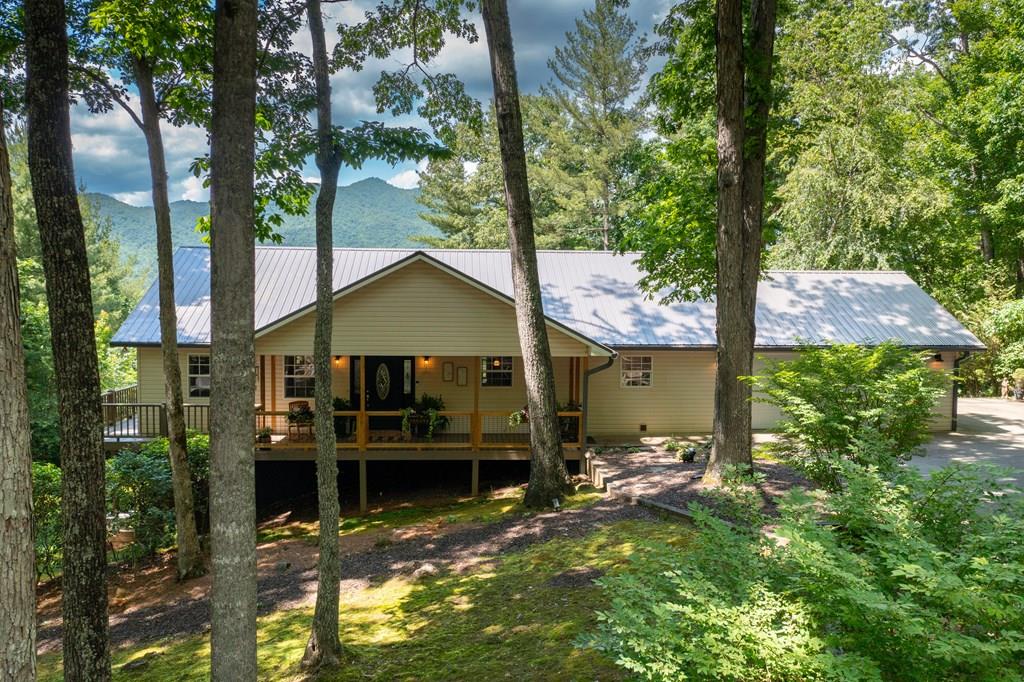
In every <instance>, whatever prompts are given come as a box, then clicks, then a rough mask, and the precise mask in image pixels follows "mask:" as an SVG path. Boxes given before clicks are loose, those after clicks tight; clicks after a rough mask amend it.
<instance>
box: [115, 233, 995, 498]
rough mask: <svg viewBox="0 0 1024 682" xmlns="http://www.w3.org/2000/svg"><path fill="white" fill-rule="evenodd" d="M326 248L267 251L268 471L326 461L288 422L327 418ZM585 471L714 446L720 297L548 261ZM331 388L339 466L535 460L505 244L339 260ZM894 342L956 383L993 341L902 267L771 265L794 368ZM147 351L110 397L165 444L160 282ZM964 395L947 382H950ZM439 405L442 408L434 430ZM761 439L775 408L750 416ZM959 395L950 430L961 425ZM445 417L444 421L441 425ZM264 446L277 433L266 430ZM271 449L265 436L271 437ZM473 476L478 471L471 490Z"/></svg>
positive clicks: (766, 331)
mask: <svg viewBox="0 0 1024 682" xmlns="http://www.w3.org/2000/svg"><path fill="white" fill-rule="evenodd" d="M315 258H316V252H315V250H314V249H312V248H294V247H257V248H256V292H255V293H256V310H255V318H256V329H255V333H256V340H255V346H256V365H257V366H256V371H257V388H256V395H255V396H254V397H253V399H254V403H255V405H256V421H257V424H256V428H258V429H267V430H269V432H270V433H269V435H264V436H263V437H262V438H261V439H260V440H261V441H264V442H259V443H257V450H256V456H257V458H261V459H312V458H313V457H314V449H315V445H314V444H313V442H312V438H311V435H310V431H311V429H308V428H302V427H303V424H304V422H303V419H302V418H301V417H296V416H295V415H291V416H290V415H289V413H290V412H295V411H296V410H301V409H302V407H303V405H302V403H305V404H306V405H309V406H312V403H313V386H314V382H315V381H316V377H315V376H313V368H312V358H311V357H310V354H311V353H312V348H313V327H314V318H315V286H314V284H315V281H314V280H315V267H314V266H315ZM537 259H538V266H539V273H540V279H541V288H542V292H543V297H544V310H545V314H546V316H547V321H548V322H547V323H548V335H549V339H550V345H551V354H552V357H553V361H554V369H555V382H556V387H557V398H558V402H559V404H560V405H561V411H560V415H561V423H562V430H563V439H564V441H565V443H566V456H567V458H568V459H570V460H578V459H580V457H581V451H582V449H583V445H584V444H585V443H586V442H588V439H597V440H602V439H605V440H616V441H637V440H639V439H640V438H641V437H643V436H657V435H669V434H684V433H706V432H709V431H710V429H711V423H712V417H713V397H714V367H715V310H714V303H713V302H706V301H698V302H682V303H674V304H670V305H662V304H660V303H659V302H658V301H657V300H654V299H651V298H648V297H646V296H645V295H644V294H643V293H642V292H641V291H639V290H638V288H637V282H638V281H639V280H640V277H641V273H640V272H639V271H638V269H637V267H636V266H635V265H634V260H635V256H631V255H630V254H624V255H616V254H612V253H609V252H593V251H542V252H539V253H538V255H537ZM174 270H175V286H176V293H175V295H176V300H177V306H178V310H177V312H178V344H179V353H180V365H181V376H182V384H183V388H184V397H185V402H186V418H187V421H188V423H189V426H190V427H193V428H199V429H205V428H206V427H207V424H208V411H207V407H208V401H209V398H208V396H209V373H210V360H209V343H210V297H209V295H210V258H209V251H208V250H207V249H205V248H180V249H178V251H177V252H176V253H175V256H174ZM334 290H335V303H334V310H335V319H334V334H333V341H332V351H333V354H334V358H333V362H332V368H333V376H332V387H333V389H334V394H335V396H337V398H339V399H341V400H342V401H344V402H343V403H339V404H338V405H337V407H338V408H340V409H337V410H336V412H335V417H336V418H335V422H336V424H335V426H336V431H337V433H338V443H337V447H338V453H339V459H357V460H359V461H360V463H361V465H362V464H364V463H365V461H366V460H367V459H414V458H421V457H433V458H437V459H467V460H470V461H473V462H474V472H475V471H476V463H477V462H478V461H479V460H480V459H517V458H519V459H525V458H528V457H529V451H528V444H529V424H528V423H516V421H517V420H515V419H511V420H510V415H511V414H513V413H516V412H518V411H519V410H521V409H522V408H523V407H524V406H525V403H526V397H525V391H524V385H523V373H522V364H521V360H520V350H519V340H518V336H517V333H516V320H515V311H514V306H513V299H512V280H511V272H510V263H509V254H508V252H507V251H486V250H410V249H336V250H335V253H334ZM885 340H896V341H897V342H899V343H901V344H903V345H906V346H909V347H913V348H918V349H921V350H924V351H928V352H929V353H933V359H932V360H931V361H930V362H931V363H932V365H933V366H934V367H935V368H936V369H941V370H946V371H950V372H952V371H953V370H954V369H955V367H956V365H957V364H958V362H959V360H961V359H962V358H963V357H964V356H965V355H966V354H968V353H970V352H971V351H975V350H981V349H983V348H984V346H983V345H982V344H981V342H980V341H979V340H978V339H977V338H976V337H975V336H974V335H973V334H971V333H970V332H969V331H968V330H967V329H965V328H964V327H963V326H962V325H961V324H960V323H959V322H958V321H957V320H956V319H955V318H954V317H953V316H952V315H950V314H949V313H948V312H947V311H946V310H945V309H943V308H942V307H941V306H940V305H939V304H938V303H936V302H935V301H934V300H933V299H932V298H931V297H930V296H928V295H927V294H926V293H925V292H924V291H922V290H921V288H920V287H918V286H917V285H916V284H915V283H914V282H913V281H912V280H911V279H910V278H909V277H907V276H906V275H905V274H903V273H900V272H874V271H872V272H839V271H827V272H826V271H813V272H811V271H807V272H796V271H779V272H768V273H766V276H765V278H764V279H763V281H762V282H761V283H760V285H759V291H758V308H757V352H758V353H759V354H760V355H762V356H763V357H770V358H784V357H787V356H792V354H793V352H794V349H795V348H796V347H797V346H798V345H800V344H801V343H812V344H827V343H831V342H854V343H861V344H874V343H879V342H881V341H885ZM112 343H113V344H115V345H119V346H127V347H134V348H136V349H137V352H138V385H137V388H136V393H134V394H132V395H130V396H128V397H130V398H131V399H130V400H125V395H124V394H120V395H118V396H115V399H114V400H110V399H109V398H108V402H110V404H109V405H108V407H107V409H108V414H109V416H108V438H109V440H110V441H111V443H114V444H120V443H123V442H124V441H126V440H128V441H130V440H133V439H141V438H147V437H152V436H154V435H156V434H158V433H161V432H162V431H163V430H164V429H165V427H164V425H163V423H162V419H163V412H162V409H163V408H162V403H163V402H164V381H163V373H162V365H161V355H160V348H159V344H160V328H159V318H158V294H157V287H156V284H153V286H151V287H150V289H149V290H148V292H147V293H146V294H145V296H144V297H143V298H142V300H141V301H140V302H139V304H138V306H136V308H135V310H134V311H133V312H132V313H131V314H130V315H129V316H128V318H127V319H126V320H125V322H124V324H123V325H122V326H121V328H120V329H119V330H118V332H117V333H116V334H115V336H114V338H113V341H112ZM951 386H952V384H951ZM424 394H427V395H429V396H434V397H438V398H441V399H442V400H443V404H444V408H443V410H442V411H441V412H440V413H438V415H437V416H440V417H444V419H443V420H442V421H435V426H436V428H430V427H429V426H428V425H427V424H426V423H425V420H426V419H427V418H426V417H425V416H424V413H423V411H422V410H421V411H420V413H418V414H415V413H410V412H409V411H408V409H409V408H410V407H411V406H413V403H414V401H415V400H417V399H418V398H420V397H421V396H423V395H424ZM753 409H754V426H755V428H757V429H770V428H771V427H772V425H773V424H774V423H775V421H776V420H777V419H778V414H777V413H775V412H774V411H773V410H772V409H771V408H770V407H767V406H764V405H761V404H755V406H754V408H753ZM955 418H956V407H955V394H954V392H953V391H952V388H951V390H950V392H949V394H948V395H947V396H946V398H945V399H944V400H943V401H941V404H940V405H939V406H938V408H937V415H936V420H935V422H934V424H935V428H936V429H939V428H949V426H950V425H951V424H953V423H955ZM435 419H436V418H435ZM264 434H266V432H264ZM268 440H269V442H266V441H268ZM474 481H475V478H474Z"/></svg>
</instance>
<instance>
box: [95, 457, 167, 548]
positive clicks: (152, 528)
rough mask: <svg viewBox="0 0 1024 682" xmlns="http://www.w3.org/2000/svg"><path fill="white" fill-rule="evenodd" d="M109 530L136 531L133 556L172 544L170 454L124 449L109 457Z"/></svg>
mask: <svg viewBox="0 0 1024 682" xmlns="http://www.w3.org/2000/svg"><path fill="white" fill-rule="evenodd" d="M107 512H108V514H109V517H110V520H109V522H108V526H109V528H108V530H109V532H111V533H117V532H119V531H121V530H130V531H132V532H133V533H134V536H135V538H134V545H133V548H132V554H133V556H136V557H137V556H139V555H148V554H152V553H153V552H155V551H156V550H158V549H160V548H162V547H167V546H169V545H171V544H173V541H174V498H173V492H172V487H171V465H170V462H169V461H168V460H167V457H160V456H156V455H153V454H152V453H150V452H146V451H144V450H139V451H133V450H122V451H121V452H119V453H118V454H117V455H116V456H114V457H111V458H110V459H108V460H107Z"/></svg>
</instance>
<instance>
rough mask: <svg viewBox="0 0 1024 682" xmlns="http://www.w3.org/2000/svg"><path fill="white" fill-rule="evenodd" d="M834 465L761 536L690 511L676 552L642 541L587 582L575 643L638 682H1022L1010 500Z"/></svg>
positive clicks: (1020, 572)
mask: <svg viewBox="0 0 1024 682" xmlns="http://www.w3.org/2000/svg"><path fill="white" fill-rule="evenodd" d="M840 467H841V468H842V469H843V471H842V475H843V480H844V481H845V482H846V486H845V487H844V489H843V490H842V491H841V492H836V493H831V494H830V493H825V492H824V491H821V492H819V493H815V494H814V495H811V494H808V493H806V492H803V491H798V490H794V491H792V492H790V493H789V494H788V495H787V496H786V498H785V500H784V502H783V504H782V505H781V518H780V520H779V521H778V525H777V526H776V527H775V528H774V531H773V534H772V535H770V536H769V535H763V534H756V533H750V532H747V531H743V530H739V529H737V528H733V527H730V526H728V525H726V524H725V523H723V522H722V521H720V520H718V519H716V518H715V517H714V516H712V515H711V514H710V513H709V512H708V511H707V510H705V509H702V508H699V507H694V508H693V509H694V512H695V514H696V522H697V525H698V527H699V533H698V536H697V539H696V541H695V543H694V544H693V545H692V547H690V548H688V551H686V552H680V551H679V549H678V548H673V547H670V546H667V545H658V544H653V543H652V544H651V545H650V546H649V547H648V548H647V549H648V550H649V551H644V552H641V553H638V554H637V555H636V556H635V558H634V559H633V564H632V566H631V570H629V571H627V572H626V573H623V574H619V575H616V576H612V577H607V578H604V579H602V580H600V581H599V582H600V584H601V585H602V586H603V588H604V589H605V590H606V591H607V593H608V595H609V597H610V602H611V606H610V608H609V609H608V610H607V611H605V612H602V613H600V614H599V626H598V630H597V632H596V633H595V634H594V635H593V636H592V637H590V638H589V639H588V640H587V642H586V643H588V644H590V645H591V646H595V647H597V648H598V649H601V650H602V651H604V652H605V653H607V654H609V655H610V656H612V657H613V658H614V659H615V660H616V661H617V663H618V664H619V665H621V666H623V667H624V668H626V669H627V670H629V671H630V672H631V673H632V674H634V675H635V676H637V677H638V678H639V679H645V680H682V679H689V680H744V681H746V680H773V681H777V680H964V681H967V680H1020V679H1024V674H1022V671H1024V668H1022V664H1024V635H1022V634H1021V633H1022V632H1024V543H1022V542H1021V541H1020V538H1021V537H1022V533H1024V504H1022V502H1021V500H1020V497H1021V496H1020V495H1019V494H1012V495H1002V496H995V497H993V493H994V492H995V490H996V489H995V488H994V487H992V485H993V483H994V480H995V479H994V478H992V477H990V476H986V475H981V474H978V473H977V472H976V471H972V470H968V469H964V468H957V469H952V470H945V471H941V472H938V473H937V474H935V475H934V476H933V477H932V478H931V479H923V478H922V477H921V476H920V475H919V474H917V473H916V472H912V471H908V472H901V473H900V475H899V482H897V483H894V482H891V481H890V480H888V479H887V478H886V477H885V476H883V475H881V474H880V473H879V472H878V471H877V469H874V468H869V469H863V468H861V467H858V466H856V465H853V464H849V463H844V464H841V465H840ZM983 500H989V502H988V503H987V504H984V505H983V504H982V501H983ZM982 507H984V508H982ZM957 518H959V519H960V522H959V524H958V523H957V522H956V521H955V519H957ZM951 529H952V531H953V532H950V531H951Z"/></svg>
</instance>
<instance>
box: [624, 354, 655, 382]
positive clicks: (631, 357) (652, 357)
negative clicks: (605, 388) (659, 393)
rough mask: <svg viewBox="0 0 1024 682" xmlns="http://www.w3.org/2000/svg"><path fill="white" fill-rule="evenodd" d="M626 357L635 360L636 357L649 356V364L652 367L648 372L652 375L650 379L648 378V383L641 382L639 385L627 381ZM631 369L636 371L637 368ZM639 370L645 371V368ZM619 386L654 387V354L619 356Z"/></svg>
mask: <svg viewBox="0 0 1024 682" xmlns="http://www.w3.org/2000/svg"><path fill="white" fill-rule="evenodd" d="M626 358H629V359H630V360H633V359H634V358H636V359H641V358H647V360H648V365H649V366H650V369H648V370H647V372H648V376H649V377H650V379H649V380H648V382H647V384H646V385H644V384H639V385H638V384H629V383H626V363H625V361H626ZM630 371H635V370H630ZM639 371H641V372H643V369H641V370H639ZM619 387H620V388H640V389H643V388H653V387H654V356H653V355H622V356H620V357H619Z"/></svg>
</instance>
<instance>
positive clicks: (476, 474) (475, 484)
mask: <svg viewBox="0 0 1024 682" xmlns="http://www.w3.org/2000/svg"><path fill="white" fill-rule="evenodd" d="M469 494H470V495H472V496H473V497H476V496H477V495H479V494H480V460H479V459H476V458H474V459H473V473H472V480H471V483H470V486H469Z"/></svg>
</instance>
